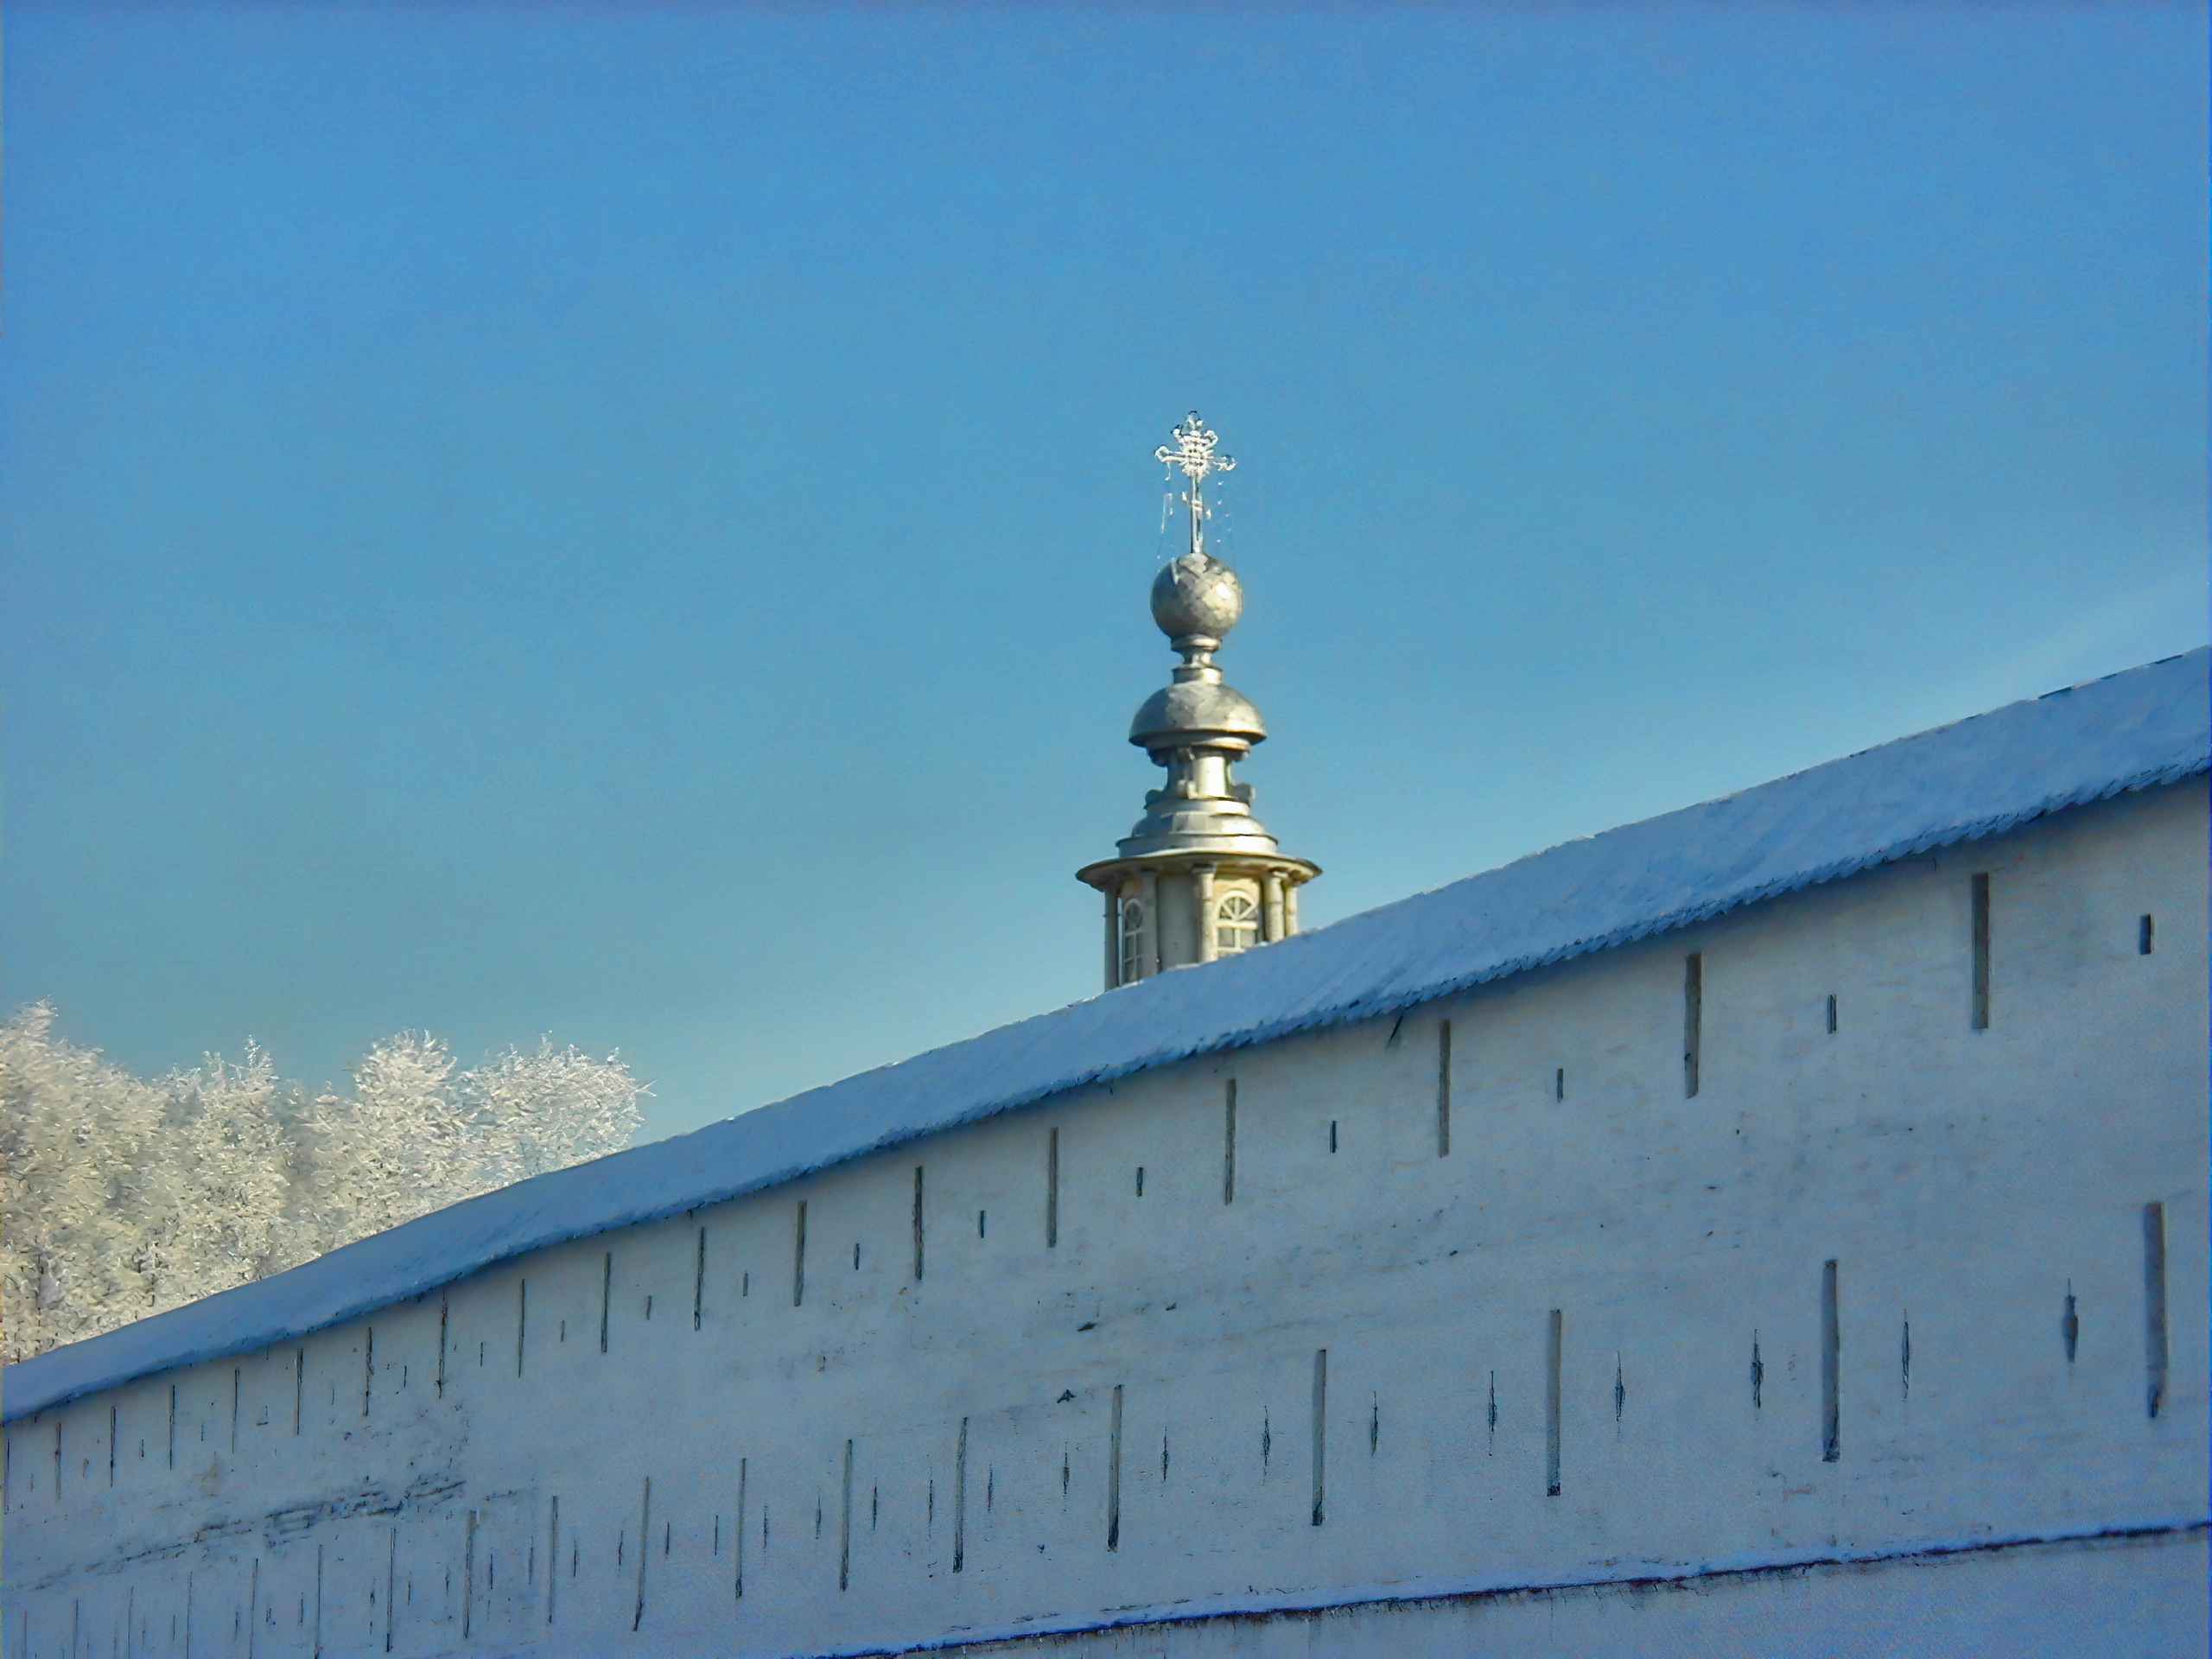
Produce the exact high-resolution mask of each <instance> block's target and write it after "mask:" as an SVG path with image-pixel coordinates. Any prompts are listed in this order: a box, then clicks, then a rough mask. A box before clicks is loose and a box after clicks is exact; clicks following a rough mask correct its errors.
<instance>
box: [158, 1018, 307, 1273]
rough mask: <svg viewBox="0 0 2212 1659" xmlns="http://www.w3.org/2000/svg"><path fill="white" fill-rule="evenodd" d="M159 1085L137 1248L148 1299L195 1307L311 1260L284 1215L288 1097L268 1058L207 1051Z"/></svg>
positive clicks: (288, 1201) (288, 1178)
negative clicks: (163, 1109) (155, 1137)
mask: <svg viewBox="0 0 2212 1659" xmlns="http://www.w3.org/2000/svg"><path fill="white" fill-rule="evenodd" d="M158 1086H159V1087H160V1088H161V1090H162V1093H163V1095H164V1096H166V1098H167V1101H168V1112H167V1115H166V1120H165V1122H164V1124H163V1134H162V1140H161V1141H160V1142H159V1143H158V1144H157V1147H156V1153H157V1155H156V1157H155V1158H154V1159H152V1160H149V1166H148V1168H147V1170H146V1172H145V1177H146V1186H147V1191H148V1193H149V1200H150V1201H149V1204H148V1205H147V1208H146V1211H144V1212H143V1215H142V1218H141V1223H140V1228H141V1230H140V1233H139V1244H138V1251H139V1266H138V1271H139V1273H140V1274H141V1276H142V1277H143V1279H144V1280H145V1282H146V1286H147V1292H148V1300H149V1303H151V1304H154V1305H156V1306H164V1307H168V1306H175V1305H176V1304H177V1303H179V1302H188V1301H195V1300H198V1299H199V1298H200V1297H202V1296H212V1295H213V1294H215V1293H216V1292H217V1291H219V1290H228V1289H229V1288H231V1287H232V1286H233V1285H242V1284H245V1282H246V1281H248V1280H251V1279H259V1278H262V1277H263V1276H264V1275H265V1274H271V1273H274V1272H276V1271H277V1269H278V1268H284V1267H289V1266H290V1265H291V1263H292V1262H294V1261H296V1260H298V1259H299V1258H300V1256H301V1255H302V1254H303V1253H305V1254H312V1251H311V1250H308V1251H305V1252H303V1251H302V1245H303V1244H305V1243H308V1241H306V1240H305V1239H303V1238H302V1236H301V1230H300V1227H299V1224H298V1222H297V1221H296V1218H295V1217H293V1215H292V1214H291V1211H292V1208H293V1191H294V1186H295V1173H296V1154H295V1151H294V1147H293V1144H292V1140H291V1137H290V1135H289V1134H288V1133H287V1123H286V1121H285V1120H286V1117H287V1113H286V1110H285V1107H286V1105H287V1104H288V1102H287V1100H286V1096H287V1093H288V1091H287V1090H286V1089H285V1087H284V1085H283V1084H282V1083H280V1082H279V1081H278V1080H277V1068H276V1066H275V1065H273V1064H271V1062H270V1058H269V1055H268V1053H267V1052H265V1051H264V1050H263V1049H262V1048H261V1047H259V1046H257V1045H256V1044H253V1043H248V1044H247V1045H246V1049H245V1059H243V1060H241V1061H240V1062H238V1064H237V1065H231V1064H229V1063H227V1062H226V1061H225V1060H224V1059H223V1058H222V1057H221V1056H219V1055H215V1054H211V1055H209V1056H207V1059H206V1060H205V1062H204V1063H202V1064H201V1065H200V1066H199V1067H197V1068H196V1069H194V1070H193V1071H173V1072H171V1073H170V1074H169V1075H168V1077H163V1078H162V1079H161V1082H160V1084H159V1085H158ZM289 1092H290V1093H292V1094H295V1095H296V1092H297V1091H296V1090H291V1091H289Z"/></svg>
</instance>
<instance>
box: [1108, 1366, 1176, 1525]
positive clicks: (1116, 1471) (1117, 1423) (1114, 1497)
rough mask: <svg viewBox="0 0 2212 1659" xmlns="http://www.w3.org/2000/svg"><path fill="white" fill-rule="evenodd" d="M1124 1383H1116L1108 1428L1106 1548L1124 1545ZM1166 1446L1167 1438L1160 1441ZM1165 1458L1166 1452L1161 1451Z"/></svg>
mask: <svg viewBox="0 0 2212 1659" xmlns="http://www.w3.org/2000/svg"><path fill="white" fill-rule="evenodd" d="M1160 1444H1161V1446H1163V1447H1164V1446H1166V1441H1165V1440H1163V1441H1161V1442H1160ZM1161 1456H1162V1458H1163V1459H1165V1457H1166V1453H1165V1452H1164V1451H1163V1452H1162V1453H1161ZM1121 1547H1122V1384H1121V1383H1116V1384H1115V1385H1114V1410H1113V1415H1112V1417H1111V1418H1110V1419H1109V1421H1108V1424H1107V1429H1106V1548H1108V1549H1109V1550H1118V1549H1120V1548H1121Z"/></svg>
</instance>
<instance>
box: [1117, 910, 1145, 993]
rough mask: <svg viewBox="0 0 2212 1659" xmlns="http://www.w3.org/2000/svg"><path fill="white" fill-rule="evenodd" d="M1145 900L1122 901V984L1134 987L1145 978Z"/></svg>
mask: <svg viewBox="0 0 2212 1659" xmlns="http://www.w3.org/2000/svg"><path fill="white" fill-rule="evenodd" d="M1144 964H1145V948H1144V900H1142V899H1122V984H1124V985H1133V984H1135V982H1137V981H1138V980H1140V979H1142V978H1143V977H1144Z"/></svg>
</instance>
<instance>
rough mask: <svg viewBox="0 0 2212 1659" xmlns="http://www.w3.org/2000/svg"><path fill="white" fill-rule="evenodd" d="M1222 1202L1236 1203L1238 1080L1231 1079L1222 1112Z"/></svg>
mask: <svg viewBox="0 0 2212 1659" xmlns="http://www.w3.org/2000/svg"><path fill="white" fill-rule="evenodd" d="M1221 1201H1222V1202H1223V1203H1224V1204H1234V1203H1236V1079H1235V1078H1234V1077H1231V1078H1230V1080H1229V1086H1228V1089H1227V1090H1226V1093H1225V1103H1224V1107H1223V1110H1222V1131H1221Z"/></svg>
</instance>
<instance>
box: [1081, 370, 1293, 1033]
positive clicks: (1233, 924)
mask: <svg viewBox="0 0 2212 1659" xmlns="http://www.w3.org/2000/svg"><path fill="white" fill-rule="evenodd" d="M1173 436H1174V439H1175V442H1174V444H1173V446H1172V447H1170V446H1162V447H1161V448H1160V449H1158V450H1157V451H1155V452H1154V454H1155V457H1156V459H1158V460H1160V461H1166V462H1167V463H1168V464H1169V465H1171V466H1173V467H1179V468H1181V470H1182V472H1183V474H1184V476H1185V479H1186V480H1189V483H1188V487H1187V488H1186V489H1185V492H1184V495H1183V499H1184V502H1185V505H1188V506H1189V508H1190V513H1191V543H1190V550H1189V551H1188V552H1186V553H1185V554H1183V555H1182V556H1180V557H1179V558H1177V559H1176V560H1175V561H1174V562H1173V563H1170V564H1169V565H1168V566H1167V567H1166V569H1163V570H1161V571H1160V574H1159V575H1158V576H1156V577H1154V580H1153V584H1152V620H1154V622H1156V623H1158V624H1159V625H1160V632H1163V633H1165V634H1166V636H1167V638H1168V643H1169V644H1170V645H1173V647H1174V649H1175V651H1176V652H1177V653H1178V654H1179V655H1180V656H1181V658H1182V659H1183V660H1182V661H1181V663H1179V664H1178V665H1177V666H1176V668H1175V671H1174V674H1173V680H1172V683H1169V684H1167V685H1165V686H1162V687H1161V688H1160V690H1157V691H1155V692H1154V693H1153V694H1152V696H1149V697H1147V698H1146V699H1145V702H1144V706H1143V707H1142V708H1141V709H1138V710H1137V714H1136V718H1135V720H1134V721H1131V722H1130V725H1129V741H1130V742H1132V743H1134V744H1135V745H1136V746H1137V747H1140V748H1141V749H1143V750H1144V751H1145V752H1146V753H1147V754H1149V755H1150V756H1151V757H1152V759H1153V763H1154V765H1155V766H1160V767H1163V768H1165V770H1166V773H1167V781H1166V787H1164V788H1161V789H1155V790H1152V791H1147V794H1146V796H1145V811H1144V816H1143V817H1141V818H1140V819H1138V820H1137V823H1136V827H1135V829H1132V830H1131V831H1130V832H1129V833H1128V835H1127V836H1124V837H1123V838H1122V841H1121V842H1120V843H1119V852H1118V855H1117V856H1116V857H1113V858H1109V859H1106V860H1103V861H1100V862H1098V863H1096V864H1090V865H1086V866H1084V868H1082V869H1080V870H1078V871H1077V872H1076V879H1077V880H1080V881H1084V882H1087V883H1088V884H1089V885H1090V886H1091V887H1096V889H1098V891H1099V892H1100V893H1103V894H1104V895H1105V898H1106V987H1107V988H1108V989H1109V990H1110V989H1112V988H1114V987H1115V986H1116V985H1127V984H1130V983H1133V982H1135V981H1137V980H1140V979H1149V978H1151V977H1152V976H1154V975H1155V974H1160V973H1164V972H1166V970H1167V969H1170V968H1184V967H1188V966H1190V965H1191V964H1192V963H1203V962H1212V961H1215V960H1216V959H1217V958H1219V957H1226V956H1233V955H1235V954H1236V952H1238V951H1240V950H1250V949H1252V948H1253V947H1254V946H1255V945H1261V944H1272V943H1273V942H1274V941H1275V940H1277V939H1282V938H1288V937H1289V936H1290V935H1291V934H1293V933H1295V932H1296V931H1298V889H1299V888H1300V887H1302V886H1304V885H1305V884H1306V882H1308V881H1311V880H1313V878H1314V877H1315V876H1317V875H1319V874H1320V873H1321V870H1320V867H1319V865H1317V864H1312V863H1309V862H1307V861H1306V860H1305V859H1302V858H1292V857H1289V856H1287V855H1285V854H1284V853H1283V852H1282V851H1281V849H1279V848H1278V847H1277V846H1276V844H1275V838H1274V836H1271V835H1269V834H1268V832H1267V829H1266V828H1265V827H1264V826H1263V825H1262V823H1260V821H1259V820H1258V818H1256V817H1254V816H1253V813H1252V786H1251V785H1249V784H1240V783H1238V782H1236V779H1234V778H1233V777H1232V776H1231V768H1232V767H1233V766H1235V765H1236V762H1238V761H1240V760H1243V758H1244V756H1245V755H1246V754H1248V753H1250V751H1251V748H1252V746H1253V745H1254V744H1255V743H1259V742H1262V741H1265V740H1266V738H1267V735H1268V728H1267V727H1266V725H1265V723H1264V722H1262V720H1261V719H1260V711H1259V710H1258V709H1255V708H1254V707H1253V706H1252V702H1251V700H1250V699H1249V697H1247V696H1244V695H1243V693H1242V692H1241V691H1238V690H1235V689H1234V688H1232V687H1231V686H1230V685H1229V684H1227V683H1225V682H1224V680H1223V679H1222V677H1221V670H1220V668H1219V667H1218V666H1217V665H1216V664H1215V662H1214V659H1213V656H1214V652H1217V651H1218V650H1220V649H1221V642H1222V639H1223V638H1224V636H1225V635H1227V633H1228V632H1229V631H1230V629H1231V628H1233V627H1235V626H1236V622H1237V619H1238V618H1239V617H1240V616H1242V615H1243V611H1244V589H1243V584H1242V583H1240V582H1238V581H1237V580H1236V571H1234V570H1232V569H1230V568H1229V566H1228V565H1226V564H1224V563H1222V561H1220V560H1219V559H1217V558H1215V557H1214V556H1212V555H1211V554H1210V553H1208V552H1207V551H1206V550H1205V524H1206V519H1207V518H1208V517H1209V513H1208V511H1207V508H1206V505H1205V480H1206V478H1207V476H1208V474H1213V473H1225V472H1228V471H1230V469H1231V468H1232V467H1235V466H1236V462H1235V461H1232V460H1230V458H1229V457H1228V456H1226V455H1223V454H1217V452H1216V448H1215V446H1216V444H1217V442H1218V439H1217V437H1216V435H1214V434H1213V433H1212V432H1211V431H1208V430H1207V429H1206V428H1205V423H1203V422H1201V421H1200V420H1199V419H1198V414H1197V412H1196V411H1195V410H1193V411H1192V415H1191V417H1190V419H1189V420H1187V421H1185V423H1183V424H1182V425H1180V426H1179V427H1177V428H1176V429H1175V430H1174V434H1173Z"/></svg>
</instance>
